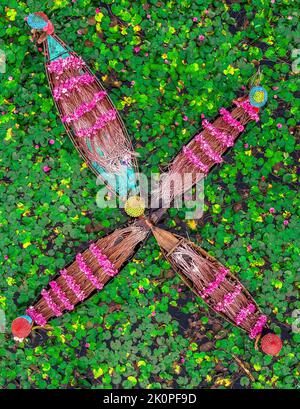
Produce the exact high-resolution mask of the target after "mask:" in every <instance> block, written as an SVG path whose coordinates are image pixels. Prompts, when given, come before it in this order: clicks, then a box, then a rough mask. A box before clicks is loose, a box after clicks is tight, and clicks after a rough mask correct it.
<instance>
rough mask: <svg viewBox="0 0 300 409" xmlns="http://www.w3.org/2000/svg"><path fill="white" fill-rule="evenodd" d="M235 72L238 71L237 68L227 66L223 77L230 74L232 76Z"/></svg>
mask: <svg viewBox="0 0 300 409" xmlns="http://www.w3.org/2000/svg"><path fill="white" fill-rule="evenodd" d="M236 71H239V69H238V68H234V67H233V66H232V65H230V64H229V65H228V67H227V68H226V69H225V70H224V71H223V72H224V74H225V75H227V74H230V75H234V74H235V72H236Z"/></svg>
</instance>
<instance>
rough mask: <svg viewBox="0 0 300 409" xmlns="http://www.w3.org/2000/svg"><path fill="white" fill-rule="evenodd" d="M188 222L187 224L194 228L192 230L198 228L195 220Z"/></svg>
mask: <svg viewBox="0 0 300 409" xmlns="http://www.w3.org/2000/svg"><path fill="white" fill-rule="evenodd" d="M186 224H187V225H188V226H189V228H190V229H192V230H196V228H197V223H196V221H195V220H188V221H187V222H186Z"/></svg>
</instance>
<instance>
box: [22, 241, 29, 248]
mask: <svg viewBox="0 0 300 409" xmlns="http://www.w3.org/2000/svg"><path fill="white" fill-rule="evenodd" d="M30 245H31V243H30V241H26V243H23V249H27V247H29V246H30Z"/></svg>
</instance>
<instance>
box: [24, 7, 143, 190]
mask: <svg viewBox="0 0 300 409" xmlns="http://www.w3.org/2000/svg"><path fill="white" fill-rule="evenodd" d="M27 23H28V24H29V25H30V27H32V29H33V35H34V36H35V37H36V36H38V38H35V40H36V41H37V42H38V43H41V44H42V45H43V50H44V56H45V70H46V74H47V78H48V82H49V86H50V90H51V92H52V95H53V99H54V101H55V105H56V107H57V110H58V112H59V115H60V118H61V121H62V122H63V124H64V126H65V129H66V132H67V134H68V136H69V137H70V139H71V140H72V142H73V144H74V146H75V148H76V149H77V151H78V152H79V154H80V155H81V156H82V158H83V159H84V161H85V162H86V163H87V164H88V165H89V167H90V169H91V170H92V171H93V172H94V173H95V174H96V175H97V176H98V177H99V178H100V179H101V180H102V181H103V182H104V183H105V184H106V185H107V186H108V188H109V189H110V190H112V191H113V192H116V193H118V194H119V196H121V197H126V196H127V195H128V194H130V195H132V194H137V193H138V186H137V176H136V175H138V166H137V163H136V154H135V153H134V150H133V147H132V144H131V141H130V138H129V136H128V133H127V131H126V128H125V126H124V123H123V121H122V119H121V117H120V115H119V113H118V111H117V110H116V108H115V107H114V104H113V103H112V101H111V99H110V97H109V95H108V94H107V92H106V90H105V89H104V87H103V85H102V83H101V82H100V81H99V79H98V78H97V77H96V76H95V75H94V74H93V73H92V71H91V69H90V68H89V67H88V65H87V64H86V63H85V62H84V61H83V59H82V58H81V57H79V56H78V55H77V54H76V53H75V52H74V51H73V50H71V49H70V48H69V47H68V46H67V45H66V44H65V43H64V42H63V41H62V40H61V39H60V38H59V37H58V36H57V35H56V34H55V33H54V28H53V25H52V23H51V22H50V20H49V19H48V17H47V16H46V15H45V14H44V13H34V14H30V15H29V16H28V18H27ZM41 30H42V35H40V32H41Z"/></svg>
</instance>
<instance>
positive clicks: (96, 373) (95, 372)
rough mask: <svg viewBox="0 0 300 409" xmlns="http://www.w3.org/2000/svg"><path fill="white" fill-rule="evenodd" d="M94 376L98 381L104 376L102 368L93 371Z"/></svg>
mask: <svg viewBox="0 0 300 409" xmlns="http://www.w3.org/2000/svg"><path fill="white" fill-rule="evenodd" d="M93 374H94V378H95V379H98V378H99V377H100V376H101V375H103V369H102V368H98V369H93Z"/></svg>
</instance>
